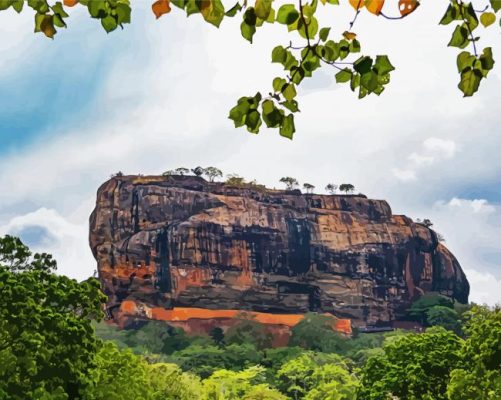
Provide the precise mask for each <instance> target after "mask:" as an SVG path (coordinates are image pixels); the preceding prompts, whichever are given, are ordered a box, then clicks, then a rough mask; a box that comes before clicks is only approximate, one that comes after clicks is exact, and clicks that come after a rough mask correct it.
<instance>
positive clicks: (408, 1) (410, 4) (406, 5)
mask: <svg viewBox="0 0 501 400" xmlns="http://www.w3.org/2000/svg"><path fill="white" fill-rule="evenodd" d="M418 6H419V1H418V0H399V2H398V9H399V10H400V15H401V16H402V17H405V16H406V15H408V14H410V13H411V12H413V11H414V10H415V9H416V8H418Z"/></svg>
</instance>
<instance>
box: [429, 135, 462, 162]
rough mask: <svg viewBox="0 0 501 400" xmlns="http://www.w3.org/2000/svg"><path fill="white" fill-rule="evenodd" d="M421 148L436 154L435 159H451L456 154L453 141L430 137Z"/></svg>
mask: <svg viewBox="0 0 501 400" xmlns="http://www.w3.org/2000/svg"><path fill="white" fill-rule="evenodd" d="M423 147H424V148H425V149H426V150H428V151H429V152H431V153H435V154H437V157H443V158H452V157H454V155H455V154H456V151H457V146H456V143H455V142H454V141H453V140H446V139H441V138H436V137H431V138H428V139H426V140H425V141H424V142H423Z"/></svg>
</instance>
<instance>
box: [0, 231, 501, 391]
mask: <svg viewBox="0 0 501 400" xmlns="http://www.w3.org/2000/svg"><path fill="white" fill-rule="evenodd" d="M55 269H56V263H55V261H54V260H53V259H52V258H51V256H50V255H48V254H31V253H30V251H29V249H28V248H27V247H26V246H24V245H23V244H22V243H21V242H20V241H19V239H16V238H13V237H10V236H6V237H4V238H0V301H1V304H2V307H1V308H0V399H2V400H3V399H14V400H18V399H44V400H49V399H50V400H52V399H56V400H67V399H83V400H110V399H111V400H122V399H123V400H128V399H143V400H164V399H173V400H196V399H200V400H240V399H244V400H299V399H304V400H356V399H358V400H388V399H400V400H432V399H433V400H457V399H459V400H471V399H480V400H497V399H499V394H500V393H501V377H500V375H499V370H500V368H501V365H500V363H501V309H500V308H499V307H496V308H488V307H485V306H476V305H474V306H465V305H457V304H453V303H452V302H451V301H450V300H449V299H447V298H445V297H443V296H440V295H438V294H429V295H425V296H422V297H421V298H419V299H418V300H417V301H416V302H414V304H413V305H412V306H411V307H410V308H409V311H408V316H409V318H413V319H415V320H416V321H418V322H421V323H423V325H424V326H425V327H429V328H427V329H426V331H424V332H423V333H417V332H404V331H393V332H386V333H373V334H369V333H357V332H355V334H354V336H353V337H352V338H348V337H345V336H342V335H340V334H338V333H336V332H334V331H333V330H332V328H331V326H332V323H333V320H332V318H330V317H327V316H324V315H318V314H316V313H309V314H307V315H306V316H305V318H304V319H303V320H302V321H301V322H300V323H299V324H298V325H296V326H295V327H294V328H293V329H292V335H291V338H290V342H289V345H288V346H287V347H279V348H271V340H272V337H271V335H270V334H269V333H268V331H267V330H266V329H265V327H264V326H262V325H260V324H259V323H258V322H256V321H255V320H253V319H252V318H249V316H248V315H246V314H245V313H242V314H241V316H240V317H239V320H238V321H237V323H236V324H235V325H233V326H232V327H230V328H223V327H215V328H213V329H212V330H211V331H210V334H209V335H206V336H199V337H194V336H188V335H187V334H186V333H185V332H184V331H183V330H182V329H179V328H174V327H172V326H169V325H168V324H166V323H163V322H159V321H149V322H146V321H144V322H143V323H140V322H138V323H137V326H136V327H135V329H127V330H120V329H118V328H117V327H116V326H115V325H113V324H111V323H109V322H105V321H101V318H102V311H101V310H102V308H101V306H102V302H103V301H104V300H105V299H104V296H103V295H102V294H101V292H100V290H99V284H98V282H97V281H96V280H95V279H92V278H91V279H88V280H86V281H84V282H80V283H78V282H76V281H74V280H71V279H69V278H66V277H64V276H58V275H56V274H55Z"/></svg>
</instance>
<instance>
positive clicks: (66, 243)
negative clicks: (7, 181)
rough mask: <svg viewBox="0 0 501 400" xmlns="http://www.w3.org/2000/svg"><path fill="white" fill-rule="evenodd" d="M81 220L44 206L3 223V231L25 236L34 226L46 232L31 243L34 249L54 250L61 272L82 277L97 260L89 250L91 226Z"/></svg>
mask: <svg viewBox="0 0 501 400" xmlns="http://www.w3.org/2000/svg"><path fill="white" fill-rule="evenodd" d="M79 222H80V223H72V222H70V221H68V220H67V219H66V218H64V217H63V216H62V215H61V214H59V213H58V212H57V211H55V210H49V209H47V208H40V209H38V210H36V211H34V212H31V213H28V214H25V215H19V216H16V217H14V218H12V219H11V220H10V221H9V222H8V223H7V224H5V225H3V226H0V235H2V236H3V235H6V234H11V235H15V236H21V238H23V232H25V231H26V230H28V229H33V228H37V229H39V230H40V231H41V232H46V233H47V236H48V237H46V238H42V239H43V240H42V241H40V242H39V243H35V244H34V245H33V246H31V247H30V248H31V250H32V251H34V252H45V253H50V254H52V255H53V256H54V258H55V259H56V260H57V262H58V273H60V274H64V275H68V276H71V277H73V278H76V279H79V280H82V279H85V278H88V277H89V275H90V274H91V273H92V271H93V270H94V269H95V261H94V259H93V257H92V254H91V253H90V252H89V251H88V244H87V237H88V232H87V226H86V224H85V223H82V221H79Z"/></svg>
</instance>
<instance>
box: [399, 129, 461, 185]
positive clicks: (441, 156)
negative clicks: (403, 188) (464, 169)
mask: <svg viewBox="0 0 501 400" xmlns="http://www.w3.org/2000/svg"><path fill="white" fill-rule="evenodd" d="M456 152H457V145H456V143H455V142H454V141H453V140H450V139H442V138H437V137H429V138H427V139H425V140H423V142H422V143H421V149H420V151H419V152H412V153H411V154H410V155H409V156H408V157H407V160H408V163H407V167H406V168H405V169H402V168H394V169H393V175H394V176H395V177H396V178H397V179H399V180H401V181H403V182H407V181H413V180H417V176H418V173H419V172H422V171H423V170H426V169H428V168H430V167H432V166H433V165H434V164H436V163H439V162H441V161H444V160H448V159H451V158H453V157H454V155H455V154H456Z"/></svg>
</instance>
